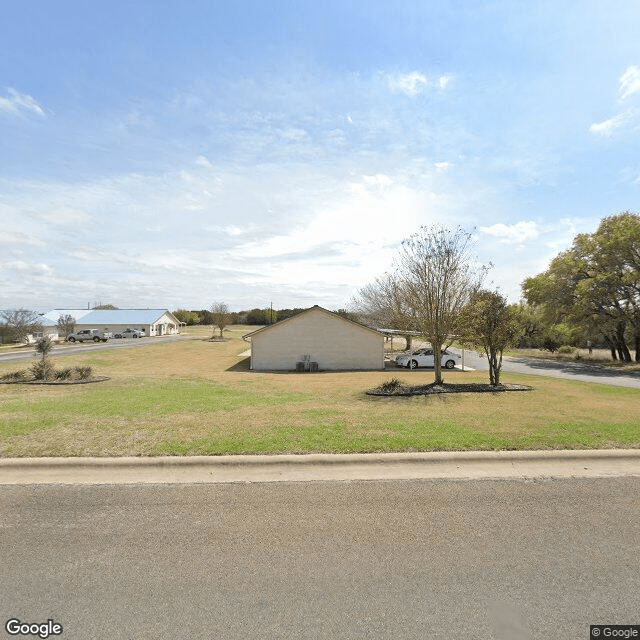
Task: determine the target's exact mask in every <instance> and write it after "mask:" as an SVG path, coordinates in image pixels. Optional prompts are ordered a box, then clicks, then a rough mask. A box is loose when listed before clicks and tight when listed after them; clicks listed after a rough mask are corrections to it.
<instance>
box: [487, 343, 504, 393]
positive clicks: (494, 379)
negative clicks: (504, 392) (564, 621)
mask: <svg viewBox="0 0 640 640" xmlns="http://www.w3.org/2000/svg"><path fill="white" fill-rule="evenodd" d="M485 353H486V354H487V362H488V363H489V384H490V385H491V386H492V387H497V386H498V385H499V384H500V369H501V367H502V352H500V353H498V351H496V350H495V349H489V350H487V351H485Z"/></svg>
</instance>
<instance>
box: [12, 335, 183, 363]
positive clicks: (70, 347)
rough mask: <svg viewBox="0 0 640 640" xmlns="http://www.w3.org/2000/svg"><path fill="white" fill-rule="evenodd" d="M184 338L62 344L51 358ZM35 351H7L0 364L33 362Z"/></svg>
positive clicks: (57, 346) (127, 339) (52, 352)
mask: <svg viewBox="0 0 640 640" xmlns="http://www.w3.org/2000/svg"><path fill="white" fill-rule="evenodd" d="M188 339H189V338H188V337H186V336H180V335H170V336H169V335H168V336H162V337H153V338H137V339H134V338H124V339H120V340H119V339H110V340H108V341H107V342H76V343H74V344H69V343H66V342H65V343H62V344H57V345H56V346H55V347H54V348H53V350H52V351H51V357H52V358H53V357H55V358H59V357H60V356H67V355H73V354H76V353H85V352H87V351H103V350H105V349H129V348H131V347H148V346H151V345H153V344H158V341H161V342H163V343H164V342H175V341H177V340H188ZM34 354H35V350H34V349H33V348H32V347H24V348H21V349H20V350H16V351H8V352H5V353H0V362H8V361H11V360H33V358H34Z"/></svg>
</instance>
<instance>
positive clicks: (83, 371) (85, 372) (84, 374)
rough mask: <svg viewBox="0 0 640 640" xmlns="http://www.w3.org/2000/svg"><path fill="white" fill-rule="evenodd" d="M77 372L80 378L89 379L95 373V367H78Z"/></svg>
mask: <svg viewBox="0 0 640 640" xmlns="http://www.w3.org/2000/svg"><path fill="white" fill-rule="evenodd" d="M75 372H76V373H77V375H78V380H88V379H89V378H90V377H91V374H92V373H93V369H92V368H91V367H76V368H75Z"/></svg>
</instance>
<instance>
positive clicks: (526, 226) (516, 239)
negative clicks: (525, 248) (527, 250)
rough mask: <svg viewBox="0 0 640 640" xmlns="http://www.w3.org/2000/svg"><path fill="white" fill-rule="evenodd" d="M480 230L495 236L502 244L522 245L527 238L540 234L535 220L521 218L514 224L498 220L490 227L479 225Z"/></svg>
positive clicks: (533, 238)
mask: <svg viewBox="0 0 640 640" xmlns="http://www.w3.org/2000/svg"><path fill="white" fill-rule="evenodd" d="M480 231H481V232H482V233H485V234H487V235H490V236H493V237H494V238H497V240H498V242H500V243H502V244H518V245H522V244H524V243H525V242H528V241H529V240H535V239H537V238H538V236H539V235H540V233H539V231H538V226H537V225H536V223H535V222H532V221H525V220H521V221H520V222H516V223H515V224H508V225H507V224H503V223H502V222H499V223H497V224H494V225H492V226H490V227H480Z"/></svg>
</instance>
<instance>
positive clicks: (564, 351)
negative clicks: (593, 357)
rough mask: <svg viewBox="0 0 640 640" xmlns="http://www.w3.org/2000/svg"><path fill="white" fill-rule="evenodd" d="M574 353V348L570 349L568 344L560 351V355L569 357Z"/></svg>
mask: <svg viewBox="0 0 640 640" xmlns="http://www.w3.org/2000/svg"><path fill="white" fill-rule="evenodd" d="M573 352H574V348H573V347H570V346H569V345H568V344H565V345H563V346H561V347H560V348H559V349H558V353H561V354H564V355H568V354H570V353H573Z"/></svg>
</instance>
